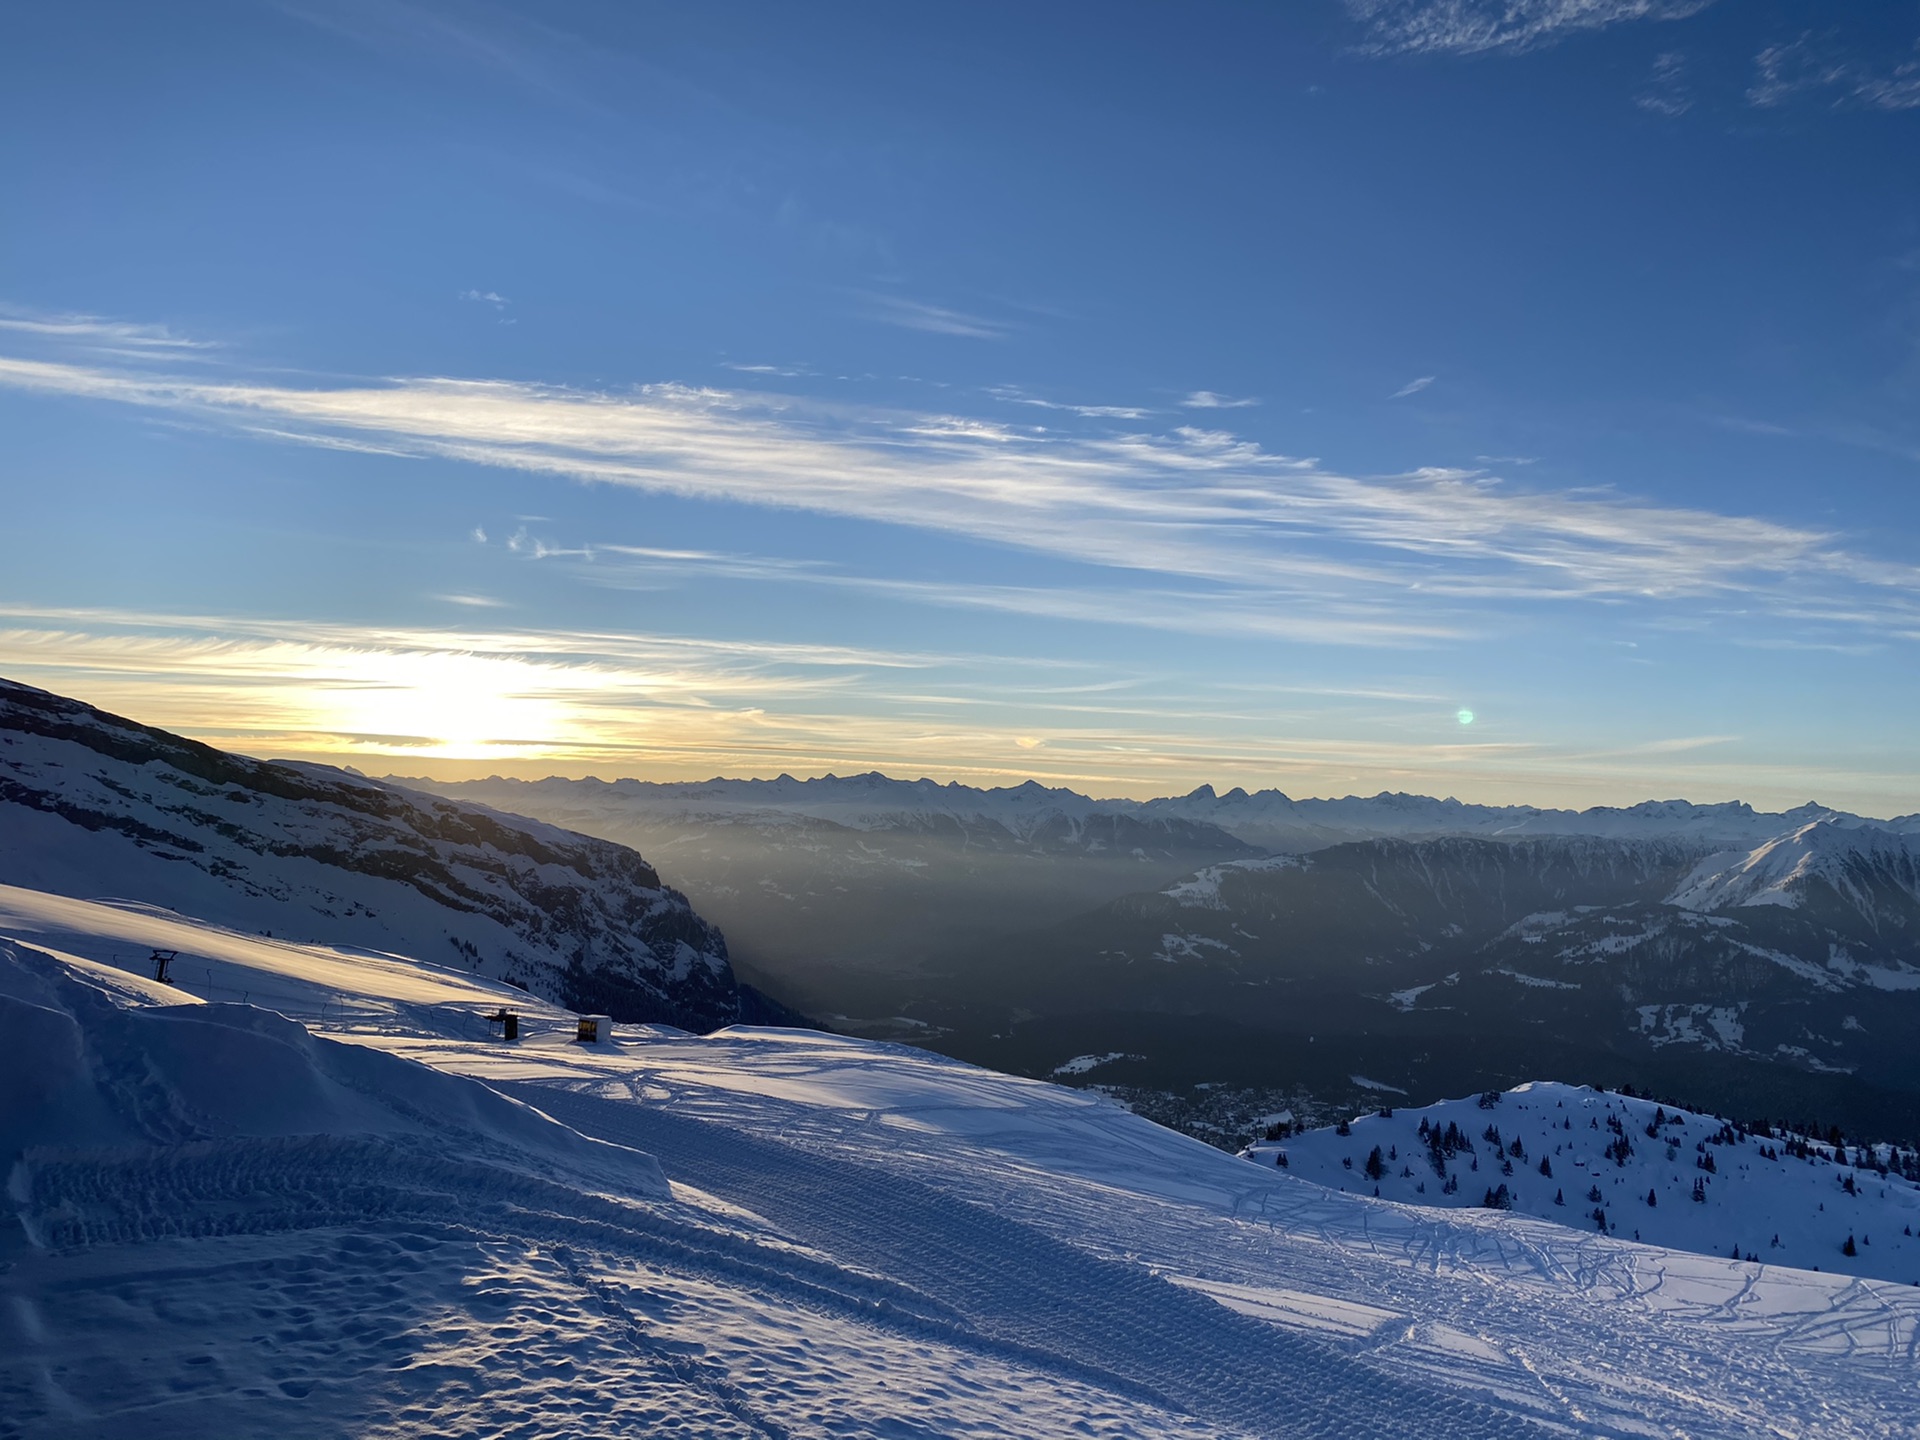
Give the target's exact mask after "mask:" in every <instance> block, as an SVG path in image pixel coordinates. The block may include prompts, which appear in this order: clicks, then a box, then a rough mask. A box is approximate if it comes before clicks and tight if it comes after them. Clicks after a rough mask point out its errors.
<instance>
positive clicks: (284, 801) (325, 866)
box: [0, 681, 768, 1030]
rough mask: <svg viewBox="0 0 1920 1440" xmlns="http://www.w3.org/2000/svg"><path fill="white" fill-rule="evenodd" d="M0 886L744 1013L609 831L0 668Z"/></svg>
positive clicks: (616, 1011)
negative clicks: (106, 707)
mask: <svg viewBox="0 0 1920 1440" xmlns="http://www.w3.org/2000/svg"><path fill="white" fill-rule="evenodd" d="M0 883H5V884H10V885H19V886H25V887H30V888H33V889H41V890H50V891H53V892H56V893H59V894H67V895H76V896H82V897H87V898H96V897H102V896H109V897H113V898H115V899H123V900H130V901H137V902H145V903H149V904H156V905H162V906H166V907H168V908H172V909H178V910H182V911H186V912H188V913H190V914H193V915H196V916H200V917H203V918H206V919H210V920H214V921H217V922H219V923H221V924H224V925H229V926H232V927H233V928H236V929H241V930H247V931H252V932H255V933H261V932H266V933H271V934H274V935H276V936H280V937H283V938H289V939H296V940H301V941H316V942H320V943H324V944H331V945H353V946H362V947H367V948H372V949H378V950H385V951H391V952H395V953H398V954H403V955H409V956H413V957H415V958H418V959H422V960H427V961H431V962H434V963H437V964H444V965H453V966H457V967H459V968H462V969H467V970H470V971H474V972H478V973H480V974H484V975H488V976H493V977H496V978H499V979H504V980H508V981H511V982H513V983H514V984H517V985H520V986H523V987H525V988H526V989H528V990H530V991H532V992H533V993H535V994H538V995H541V996H543V997H545V998H547V999H550V1000H553V1001H557V1002H558V1003H560V1004H563V1005H566V1006H568V1007H570V1008H572V1009H575V1010H581V1011H593V1012H598V1013H602V1014H610V1015H612V1016H614V1017H615V1018H616V1019H623V1020H630V1021H651V1022H663V1023H668V1024H674V1025H679V1026H683V1027H685V1028H687V1029H694V1030H711V1029H713V1028H715V1027H718V1026H722V1025H727V1024H731V1023H733V1022H735V1021H736V1020H739V1019H741V1018H742V1006H743V1002H744V1004H745V1006H746V1012H747V1013H746V1018H748V1019H755V1018H760V1017H761V1015H762V1014H763V1012H765V1011H766V1009H767V1008H768V1007H767V1006H766V1005H765V1004H764V1002H763V1000H762V998H761V997H758V996H757V995H754V994H752V993H745V994H744V995H743V991H742V987H740V986H739V985H738V984H737V983H736V981H735V978H734V974H733V970H732V967H731V966H730V965H729V963H728V959H727V947H726V942H725V940H724V939H723V938H722V937H721V934H720V932H719V931H718V930H717V929H715V928H714V927H713V926H712V925H710V924H708V923H707V922H706V921H705V920H703V919H702V918H701V917H700V916H699V915H697V914H695V913H694V911H693V908H692V907H691V906H690V905H689V904H688V903H687V900H686V898H685V897H684V896H682V895H681V894H680V893H679V892H678V891H676V890H673V889H671V888H669V887H667V886H666V885H664V884H662V883H661V880H660V877H659V875H658V874H656V873H655V871H654V869H653V867H652V866H650V865H649V864H647V862H646V861H645V860H643V859H642V858H641V857H640V855H639V854H637V853H636V852H635V851H633V850H631V849H629V848H627V847H626V846H624V845H619V844H614V843H612V842H610V841H606V840H597V839H592V838H589V837H587V836H584V835H578V834H574V833H572V832H570V831H566V830H561V829H558V828H556V827H554V826H551V825H546V824H543V823H541V822H539V821H537V820H528V819H523V818H521V817H519V816H514V815H505V814H501V813H499V812H496V811H493V810H489V809H487V808H486V807H484V806H480V805H474V804H467V803H463V802H460V801H456V800H449V799H445V798H442V797H439V796H432V795H425V794H421V793H419V792H416V791H411V790H407V789H405V788H403V787H401V786H397V785H391V784H385V783H382V782H379V781H374V780H368V779H365V778H363V777H361V776H358V775H354V774H351V773H349V772H347V771H343V770H337V769H334V768H332V767H330V766H325V765H308V764H294V763H288V762H283V761H259V760H250V759H247V758H245V757H244V756H239V755H232V754H228V753H226V752H224V751H221V750H216V749H214V748H212V747H211V746H208V745H203V744H200V743H198V742H196V741H193V740H187V739H184V738H182V737H180V736H178V735H173V734H169V733H168V732H167V731H164V730H158V729H154V728H153V727H151V726H147V725H141V724H137V723H136V722H134V721H131V720H125V719H122V718H120V717H119V716H116V715H110V714H107V713H106V712H104V711H101V710H97V709H95V708H93V707H92V706H90V705H86V704H82V703H80V702H79V701H75V700H69V699H64V698H62V697H60V696H57V695H51V694H48V693H47V692H45V691H43V690H36V689H32V688H30V687H27V686H24V685H18V684H14V683H11V682H8V681H0Z"/></svg>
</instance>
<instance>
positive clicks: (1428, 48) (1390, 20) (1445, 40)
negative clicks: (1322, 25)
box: [1347, 0, 1713, 55]
mask: <svg viewBox="0 0 1920 1440" xmlns="http://www.w3.org/2000/svg"><path fill="white" fill-rule="evenodd" d="M1712 3H1713V0H1347V11H1348V13H1349V14H1351V15H1352V16H1353V17H1354V18H1355V19H1356V20H1359V21H1360V22H1361V23H1362V24H1364V25H1365V26H1366V27H1367V31H1368V45H1367V48H1368V49H1371V50H1375V51H1380V52H1402V53H1412V54H1419V53H1427V52H1439V53H1451V54H1456V55H1473V54H1480V53H1484V52H1487V51H1495V50H1505V51H1520V50H1531V49H1535V48H1537V47H1539V46H1541V45H1548V44H1552V43H1553V42H1555V41H1557V40H1561V39H1564V38H1565V37H1566V36H1568V35H1569V34H1573V33H1576V32H1578V31H1582V30H1604V29H1606V28H1607V27H1609V26H1612V25H1620V24H1624V23H1626V22H1628V21H1633V20H1684V19H1685V18H1686V17H1687V16H1689V15H1697V14H1698V13H1699V12H1700V11H1702V10H1704V9H1706V8H1707V6H1709V5H1711V4H1712Z"/></svg>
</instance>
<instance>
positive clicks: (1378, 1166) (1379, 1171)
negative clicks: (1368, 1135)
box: [1366, 1145, 1387, 1180]
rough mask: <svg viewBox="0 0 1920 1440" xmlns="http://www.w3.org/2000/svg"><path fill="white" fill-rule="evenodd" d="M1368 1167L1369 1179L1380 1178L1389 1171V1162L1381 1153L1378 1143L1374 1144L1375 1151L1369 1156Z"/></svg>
mask: <svg viewBox="0 0 1920 1440" xmlns="http://www.w3.org/2000/svg"><path fill="white" fill-rule="evenodd" d="M1366 1168H1367V1178H1368V1179H1369V1180H1378V1179H1379V1178H1380V1177H1381V1176H1382V1175H1384V1174H1386V1173H1387V1162H1386V1159H1385V1158H1384V1157H1383V1156H1382V1155H1381V1154H1380V1147H1379V1146H1378V1145H1376V1146H1374V1147H1373V1153H1372V1154H1370V1155H1368V1156H1367V1167H1366Z"/></svg>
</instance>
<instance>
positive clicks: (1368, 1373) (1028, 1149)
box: [0, 887, 1920, 1440]
mask: <svg viewBox="0 0 1920 1440" xmlns="http://www.w3.org/2000/svg"><path fill="white" fill-rule="evenodd" d="M155 946H159V947H163V948H169V949H177V950H179V951H180V952H181V955H180V959H181V962H183V963H180V964H179V965H178V967H177V969H176V971H175V974H176V977H178V978H181V979H184V980H185V982H186V986H185V988H183V989H174V988H170V987H168V986H162V985H157V984H154V983H152V982H151V981H150V980H146V979H143V978H141V977H140V972H141V971H142V968H143V962H144V960H145V956H146V952H147V950H148V949H150V948H152V947H155ZM196 988H197V989H198V990H199V991H201V992H203V993H200V994H195V993H192V992H194V991H195V990H196ZM208 1000H211V1001H212V1003H203V1002H205V1001H208ZM243 1000H246V1001H251V1002H252V1003H242V1002H243ZM262 1001H266V1002H269V1003H270V1004H271V1006H272V1009H271V1010H269V1009H266V1008H263V1005H262V1003H261V1002H262ZM503 1001H504V1002H506V1003H513V1004H517V1005H518V1007H519V1008H520V1011H521V1014H522V1018H523V1022H524V1023H523V1028H522V1032H521V1039H520V1040H519V1041H518V1042H517V1043H514V1044H507V1043H505V1042H502V1041H500V1040H498V1039H492V1038H489V1037H488V1033H487V1028H486V1026H485V1025H484V1023H483V1022H481V1021H480V1020H479V1018H478V1017H479V1016H480V1015H481V1014H482V1013H484V1012H485V1011H486V1010H488V1009H491V1008H493V1007H495V1006H497V1005H499V1004H501V1003H503ZM0 1035H4V1036H5V1044H4V1045H0V1095H3V1096H4V1099H5V1103H4V1105H0V1164H5V1165H7V1166H8V1167H9V1173H8V1177H7V1184H6V1202H5V1203H6V1205H7V1207H8V1210H9V1212H10V1213H9V1217H8V1223H7V1224H5V1225H4V1226H0V1430H4V1432H5V1433H7V1434H19V1435H22V1436H31V1437H41V1436H99V1435H119V1434H138V1435H140V1436H142V1437H156V1440H157V1437H167V1436H195V1437H198V1436H209V1435H241V1434H266V1433H272V1434H276V1435H283V1436H301V1435H316V1436H318V1435H328V1436H334V1435H341V1434H356V1435H359V1434H365V1435H397V1434H410V1435H425V1434H431V1435H452V1434H472V1435H498V1434H513V1435H527V1436H545V1435H553V1436H561V1435H579V1434H601V1435H613V1434H628V1433H631V1434H646V1435H654V1434H680V1435H689V1436H709V1435H711V1436H743V1437H745V1436H756V1437H766V1436H796V1437H797V1436H888V1437H931V1436H948V1435H1019V1436H1040V1435H1063V1434H1076V1435H1082V1434H1084V1435H1108V1436H1127V1435H1139V1436H1194V1437H1200V1436H1209V1437H1210V1436H1223V1435H1224V1436H1296V1435H1298V1436H1345V1435H1354V1436H1368V1437H1380V1436H1432V1437H1477V1436H1501V1437H1507V1436H1517V1437H1524V1436H1529V1435H1540V1436H1548V1435H1578V1436H1642V1435H1646V1436H1653V1435H1659V1436H1674V1435H1685V1436H1689V1437H1705V1436H1727V1437H1732V1436H1750V1435H1761V1434H1765V1435H1784V1436H1808V1437H1813V1436H1821V1437H1825V1436H1856V1435H1858V1436H1910V1435H1912V1434H1914V1433H1915V1426H1916V1424H1920V1385H1917V1384H1916V1382H1920V1372H1917V1370H1916V1361H1915V1353H1916V1346H1917V1345H1920V1289H1915V1288H1914V1287H1912V1286H1908V1285H1897V1284H1892V1283H1885V1282H1879V1281H1873V1280H1866V1279H1859V1278H1850V1277H1846V1276H1840V1275H1834V1274H1830V1273H1819V1274H1815V1273H1813V1272H1810V1271H1805V1270H1797V1269H1787V1268H1781V1267H1775V1266H1770V1265H1765V1264H1747V1263H1743V1262H1735V1261H1732V1260H1730V1259H1716V1258H1712V1257H1706V1256H1700V1255H1692V1254H1685V1253H1680V1252H1676V1251H1671V1250H1661V1249H1657V1248H1653V1247H1651V1246H1640V1245H1634V1244H1632V1243H1629V1242H1627V1241H1625V1240H1623V1239H1621V1238H1618V1237H1613V1236H1603V1235H1601V1234H1599V1233H1598V1232H1597V1230H1594V1231H1581V1230H1576V1229H1572V1228H1568V1227H1564V1226H1557V1225H1552V1224H1547V1223H1543V1222H1541V1221H1538V1220H1535V1219H1532V1218H1529V1217H1527V1216H1524V1215H1521V1214H1517V1213H1512V1212H1506V1213H1501V1212H1494V1211H1488V1210H1481V1209H1474V1210H1462V1211H1457V1212H1448V1211H1433V1210H1422V1209H1416V1208H1414V1207H1412V1206H1407V1205H1401V1204H1396V1203H1392V1202H1390V1201H1386V1200H1374V1199H1372V1198H1370V1197H1361V1196H1356V1195H1352V1194H1347V1195H1343V1194H1340V1193H1338V1191H1336V1190H1330V1189H1328V1188H1326V1187H1324V1186H1320V1185H1315V1184H1311V1183H1308V1182H1306V1181H1303V1180H1301V1179H1300V1178H1298V1177H1297V1176H1295V1175H1293V1174H1291V1173H1288V1172H1286V1171H1282V1170H1280V1169H1278V1168H1277V1167H1274V1166H1271V1165H1268V1166H1264V1167H1257V1166H1254V1165H1250V1164H1248V1163H1247V1162H1246V1161H1245V1160H1241V1159H1236V1158H1233V1157H1231V1156H1227V1155H1223V1154H1220V1153H1219V1152H1216V1151H1213V1150H1211V1149H1209V1148H1208V1147H1206V1146H1204V1145H1201V1144H1199V1143H1197V1142H1195V1141H1191V1140H1188V1139H1186V1138H1184V1137H1182V1136H1179V1135H1176V1134H1173V1133H1171V1132H1168V1131H1165V1130H1161V1129H1158V1128H1156V1127H1154V1126H1153V1125H1150V1124H1148V1123H1147V1122H1145V1121H1143V1120H1141V1119H1139V1118H1137V1117H1135V1116H1132V1115H1130V1114H1128V1113H1126V1112H1125V1111H1123V1110H1121V1109H1119V1108H1118V1107H1116V1106H1113V1105H1111V1104H1110V1103H1108V1102H1106V1101H1104V1100H1102V1099H1100V1098H1099V1097H1097V1096H1093V1095H1089V1094H1086V1093H1082V1092H1076V1091H1072V1090H1066V1089H1062V1088H1059V1087H1055V1086H1051V1085H1047V1084H1043V1083H1040V1082H1035V1081H1028V1080H1020V1079H1014V1078H1010V1077H1006V1076H1001V1075H996V1074H992V1073H989V1072H986V1071H981V1070H976V1069H973V1068H970V1067H968V1066H965V1065H962V1064H959V1063H957V1062H954V1061H950V1060H946V1059H942V1058H940V1057H937V1056H933V1055H930V1054H926V1053H924V1052H920V1051H914V1050H909V1049H904V1048H898V1047H892V1046H886V1045H879V1044H874V1043H868V1042H861V1041H854V1040H847V1039H842V1038H839V1037H831V1036H823V1035H817V1034H811V1033H806V1032H796V1031H770V1030H751V1029H733V1030H727V1031H722V1032H720V1033H718V1034H716V1035H712V1036H707V1037H695V1036H691V1035H687V1034H685V1033H683V1032H679V1031H674V1030H670V1029H666V1028H657V1027H622V1032H621V1033H620V1034H619V1035H618V1037H617V1038H616V1039H615V1040H614V1041H612V1042H611V1043H602V1044H595V1045H582V1044H578V1043H575V1041H574V1039H573V1026H572V1024H571V1017H569V1016H568V1015H566V1014H565V1012H563V1011H560V1010H558V1009H557V1008H555V1007H551V1006H548V1005H546V1004H544V1003H542V1002H539V1001H533V1000H529V999H528V998H527V997H525V996H522V995H519V994H518V993H517V992H512V991H509V990H507V989H506V988H505V987H502V986H500V985H498V984H497V982H494V981H491V980H487V979H485V978H481V977H477V976H474V975H472V974H471V973H463V972H462V971H460V970H457V969H441V968H438V967H433V966H426V965H419V964H415V963H413V962H410V961H406V960H403V959H400V958H397V957H394V956H389V955H381V954H375V953H369V952H364V951H363V952H353V951H338V950H327V949H324V948H322V947H317V946H301V945H292V944H288V943H284V942H276V941H271V940H266V939H262V938H258V937H252V936H247V935H243V934H238V933H235V932H231V931H223V930H219V929H215V928H213V927H209V926H205V925H201V924H199V923H197V922H194V921H190V920H187V919H184V918H182V917H178V916H172V915H169V914H166V913H164V912H158V911H155V910H152V909H149V908H141V907H127V906H116V905H109V904H93V903H89V902H85V901H79V900H73V899H68V898H64V897H55V896H48V895H42V894H39V893H37V892H32V891H23V890H18V889H12V888H5V887H0ZM1503 1103H1504V1104H1505V1105H1508V1106H1512V1105H1514V1104H1516V1103H1517V1101H1516V1098H1515V1097H1513V1096H1509V1097H1508V1099H1507V1100H1506V1101H1505V1102H1503ZM1356 1132H1357V1127H1356Z"/></svg>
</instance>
